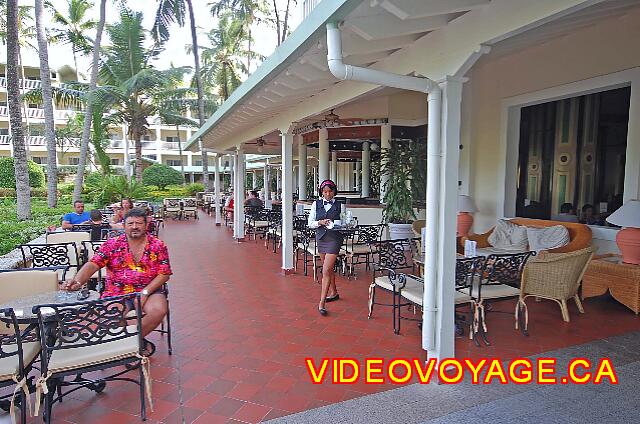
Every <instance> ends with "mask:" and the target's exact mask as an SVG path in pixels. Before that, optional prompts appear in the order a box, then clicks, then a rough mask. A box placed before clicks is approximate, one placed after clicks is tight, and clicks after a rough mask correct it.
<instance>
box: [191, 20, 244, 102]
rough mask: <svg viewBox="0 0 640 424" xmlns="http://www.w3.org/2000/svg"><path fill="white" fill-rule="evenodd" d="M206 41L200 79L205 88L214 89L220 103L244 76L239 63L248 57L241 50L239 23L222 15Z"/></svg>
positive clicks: (242, 39) (241, 39) (242, 64)
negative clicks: (201, 78) (203, 81)
mask: <svg viewBox="0 0 640 424" xmlns="http://www.w3.org/2000/svg"><path fill="white" fill-rule="evenodd" d="M207 37H208V38H209V42H210V43H211V45H212V47H210V48H204V49H203V52H202V62H203V68H202V76H203V79H204V80H205V85H206V86H208V87H209V88H217V90H218V93H217V94H218V95H219V96H220V98H221V99H222V100H223V101H224V100H227V99H228V98H229V96H230V95H231V93H232V92H233V91H234V90H235V89H236V88H238V86H239V85H240V84H241V83H242V75H243V74H247V73H248V70H247V68H246V66H245V65H244V63H243V60H242V59H243V58H244V57H246V56H247V55H248V52H247V51H246V50H244V49H243V48H242V44H243V42H244V41H245V40H246V38H245V37H246V33H245V31H244V27H243V23H242V22H241V21H238V20H235V19H233V17H232V16H231V14H230V13H225V14H223V15H222V16H221V17H220V20H219V21H218V27H217V28H213V29H212V30H211V31H209V33H208V34H207Z"/></svg>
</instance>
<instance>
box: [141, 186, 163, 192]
mask: <svg viewBox="0 0 640 424" xmlns="http://www.w3.org/2000/svg"><path fill="white" fill-rule="evenodd" d="M144 188H146V189H147V191H148V192H149V191H158V190H160V187H158V186H157V185H145V186H144Z"/></svg>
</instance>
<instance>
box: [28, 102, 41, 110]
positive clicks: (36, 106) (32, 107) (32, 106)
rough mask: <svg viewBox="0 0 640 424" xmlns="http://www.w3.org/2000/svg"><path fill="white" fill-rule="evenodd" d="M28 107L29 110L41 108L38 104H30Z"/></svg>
mask: <svg viewBox="0 0 640 424" xmlns="http://www.w3.org/2000/svg"><path fill="white" fill-rule="evenodd" d="M28 107H29V109H38V108H39V107H40V106H39V105H38V104H36V103H29V105H28Z"/></svg>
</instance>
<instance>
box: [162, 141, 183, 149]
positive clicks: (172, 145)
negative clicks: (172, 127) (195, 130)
mask: <svg viewBox="0 0 640 424" xmlns="http://www.w3.org/2000/svg"><path fill="white" fill-rule="evenodd" d="M180 144H182V148H183V149H184V146H185V143H184V142H180V143H179V142H177V141H165V142H163V143H162V148H163V149H164V150H180Z"/></svg>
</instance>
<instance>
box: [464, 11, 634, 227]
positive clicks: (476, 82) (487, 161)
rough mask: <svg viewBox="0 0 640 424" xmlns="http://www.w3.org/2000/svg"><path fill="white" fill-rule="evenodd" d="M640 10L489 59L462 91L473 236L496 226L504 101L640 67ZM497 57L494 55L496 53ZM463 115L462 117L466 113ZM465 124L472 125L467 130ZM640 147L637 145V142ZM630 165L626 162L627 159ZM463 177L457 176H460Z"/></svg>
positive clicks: (478, 66) (474, 71)
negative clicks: (465, 105) (467, 104)
mask: <svg viewBox="0 0 640 424" xmlns="http://www.w3.org/2000/svg"><path fill="white" fill-rule="evenodd" d="M638 22H640V7H639V8H637V9H635V10H634V11H633V12H631V13H628V14H627V15H625V16H623V17H614V18H609V19H605V20H602V21H600V22H597V23H596V24H594V25H590V26H588V27H585V28H582V29H577V30H574V31H573V32H572V33H571V34H569V35H565V36H562V37H558V38H556V39H553V40H552V41H548V42H545V43H542V44H539V45H536V46H533V47H529V48H526V49H522V50H519V51H516V52H512V53H510V54H508V55H505V56H502V57H495V55H493V56H492V53H490V54H488V55H487V56H486V57H484V58H483V59H482V60H481V61H479V62H478V63H477V64H476V66H475V67H474V68H473V69H472V71H471V73H470V74H469V76H470V78H471V79H470V82H469V83H467V84H468V87H465V100H464V101H467V102H470V107H469V108H468V110H465V108H463V114H464V115H463V134H462V137H463V140H462V144H463V145H465V147H466V146H469V147H470V152H469V153H468V154H470V161H469V163H470V165H469V166H470V169H469V181H468V182H464V183H465V184H466V183H468V184H469V192H470V194H471V195H472V196H473V197H474V199H475V201H476V204H477V206H478V209H479V212H478V213H476V215H475V225H474V231H475V232H484V231H486V230H487V229H489V228H490V227H491V226H492V225H494V224H495V220H496V218H497V217H500V216H502V215H503V211H498V210H496V209H497V208H496V205H497V199H496V193H497V192H498V193H499V191H498V190H497V189H498V184H499V183H500V184H504V182H499V181H498V176H499V174H498V172H499V166H496V160H498V159H499V157H498V154H499V152H500V151H501V146H500V142H501V139H502V137H503V136H504V135H503V134H501V131H502V129H501V119H502V116H501V115H502V109H501V103H502V102H503V100H504V99H506V98H509V97H513V96H518V95H522V94H526V93H531V92H536V91H539V90H543V89H547V88H551V87H555V86H559V85H563V84H568V83H571V82H575V81H580V80H584V79H589V78H593V77H597V76H601V75H607V74H611V73H614V72H618V71H622V70H625V69H629V68H634V67H638V66H640V44H639V40H640V24H638ZM496 51H498V49H496ZM465 112H466V113H465ZM465 121H468V122H470V125H469V126H468V130H465V125H464V123H465ZM638 142H640V140H639V141H638ZM627 160H629V158H627ZM464 174H465V172H461V175H464Z"/></svg>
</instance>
